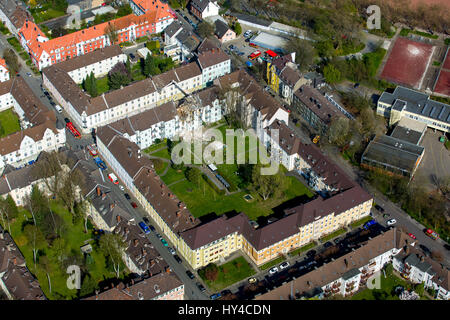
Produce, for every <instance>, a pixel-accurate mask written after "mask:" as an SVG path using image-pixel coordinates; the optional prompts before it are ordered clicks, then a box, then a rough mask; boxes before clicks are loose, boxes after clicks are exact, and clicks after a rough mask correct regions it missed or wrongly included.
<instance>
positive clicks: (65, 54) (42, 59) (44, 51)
mask: <svg viewBox="0 0 450 320" xmlns="http://www.w3.org/2000/svg"><path fill="white" fill-rule="evenodd" d="M168 10H169V9H168V6H167V8H166V6H164V8H162V7H160V6H158V8H157V9H155V10H150V11H149V12H147V13H145V14H143V15H140V16H136V15H134V14H130V15H127V16H124V17H121V18H118V19H115V20H112V21H108V22H104V23H101V24H98V25H95V26H92V27H90V28H87V29H83V30H80V31H77V32H73V33H70V34H67V35H64V36H62V37H59V38H55V39H48V38H47V37H46V36H45V34H44V33H43V32H42V31H41V30H40V29H39V27H38V26H37V25H36V24H35V23H34V22H32V21H30V20H28V19H27V20H25V22H24V24H23V26H22V27H21V29H20V31H19V33H18V38H19V41H20V43H21V45H22V47H23V48H24V49H25V50H26V51H27V52H28V53H29V54H30V57H31V60H32V61H33V63H34V64H35V65H36V67H37V68H38V69H39V70H42V69H43V68H45V67H48V66H51V65H53V64H55V63H58V62H61V61H66V60H69V59H73V58H75V57H77V56H80V55H83V54H86V53H89V52H93V51H95V50H96V49H100V48H104V47H107V46H110V45H111V42H110V39H109V36H108V31H109V30H111V29H115V30H116V32H117V40H116V43H117V44H120V43H123V42H128V41H134V40H135V39H137V38H140V37H143V36H146V35H150V34H154V33H160V32H162V31H163V30H164V29H165V28H166V27H167V26H168V25H169V24H170V23H171V22H172V21H173V20H174V19H173V16H172V15H171V14H170V13H169V11H168Z"/></svg>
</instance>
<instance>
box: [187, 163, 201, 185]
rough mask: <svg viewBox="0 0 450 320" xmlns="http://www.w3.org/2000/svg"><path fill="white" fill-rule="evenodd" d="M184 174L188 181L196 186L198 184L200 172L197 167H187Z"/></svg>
mask: <svg viewBox="0 0 450 320" xmlns="http://www.w3.org/2000/svg"><path fill="white" fill-rule="evenodd" d="M185 175H186V179H188V181H189V182H192V183H194V184H195V185H197V186H198V185H199V183H200V179H201V177H202V173H201V171H200V170H199V169H198V168H195V167H190V168H187V170H186V173H185Z"/></svg>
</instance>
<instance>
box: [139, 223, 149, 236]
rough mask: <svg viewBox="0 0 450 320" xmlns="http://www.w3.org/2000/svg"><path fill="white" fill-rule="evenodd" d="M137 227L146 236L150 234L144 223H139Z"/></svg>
mask: <svg viewBox="0 0 450 320" xmlns="http://www.w3.org/2000/svg"><path fill="white" fill-rule="evenodd" d="M139 227H141V229H142V230H143V231H144V232H145V233H146V234H149V233H150V229H149V228H148V226H147V225H146V224H145V222H143V221H141V222H139Z"/></svg>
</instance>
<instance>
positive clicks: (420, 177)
mask: <svg viewBox="0 0 450 320" xmlns="http://www.w3.org/2000/svg"><path fill="white" fill-rule="evenodd" d="M442 136H443V133H442V132H440V131H436V132H434V130H432V129H427V131H426V132H425V135H424V137H423V139H422V142H421V143H420V145H421V146H423V147H424V148H425V154H424V156H423V159H422V162H421V163H420V165H419V167H418V168H417V171H416V174H415V176H414V181H418V183H420V184H423V185H424V186H425V187H426V188H428V189H430V190H434V189H436V186H437V179H439V178H443V177H449V176H450V166H449V165H448V164H449V163H450V151H449V150H447V149H446V148H445V146H444V143H442V142H440V141H439V138H440V137H442Z"/></svg>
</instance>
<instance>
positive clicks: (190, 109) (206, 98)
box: [99, 87, 223, 150]
mask: <svg viewBox="0 0 450 320" xmlns="http://www.w3.org/2000/svg"><path fill="white" fill-rule="evenodd" d="M215 91H216V88H215V87H211V88H207V89H204V90H201V91H199V92H196V93H194V94H193V95H192V96H189V97H187V98H185V99H183V100H181V101H178V102H173V101H170V102H166V103H164V104H162V105H159V106H157V107H154V108H152V109H149V110H147V111H144V112H142V113H139V114H137V115H134V116H131V117H128V116H127V117H126V118H124V119H121V120H118V121H115V122H112V123H110V124H109V125H107V126H108V127H110V128H111V129H113V130H114V131H115V132H116V133H118V134H121V135H123V136H124V137H125V138H127V139H129V140H130V141H132V142H134V143H136V144H137V145H138V147H139V148H140V149H141V150H142V149H145V148H148V147H149V146H151V145H152V144H153V143H154V142H155V140H156V139H159V140H162V139H172V138H173V137H175V136H180V137H181V136H184V135H185V134H187V133H188V132H192V131H193V130H196V129H198V128H200V127H201V126H202V125H203V123H207V124H209V123H214V122H216V121H219V120H220V119H222V117H223V112H222V108H221V105H220V103H219V100H218V99H217V95H216V92H215ZM99 130H100V129H99Z"/></svg>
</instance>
